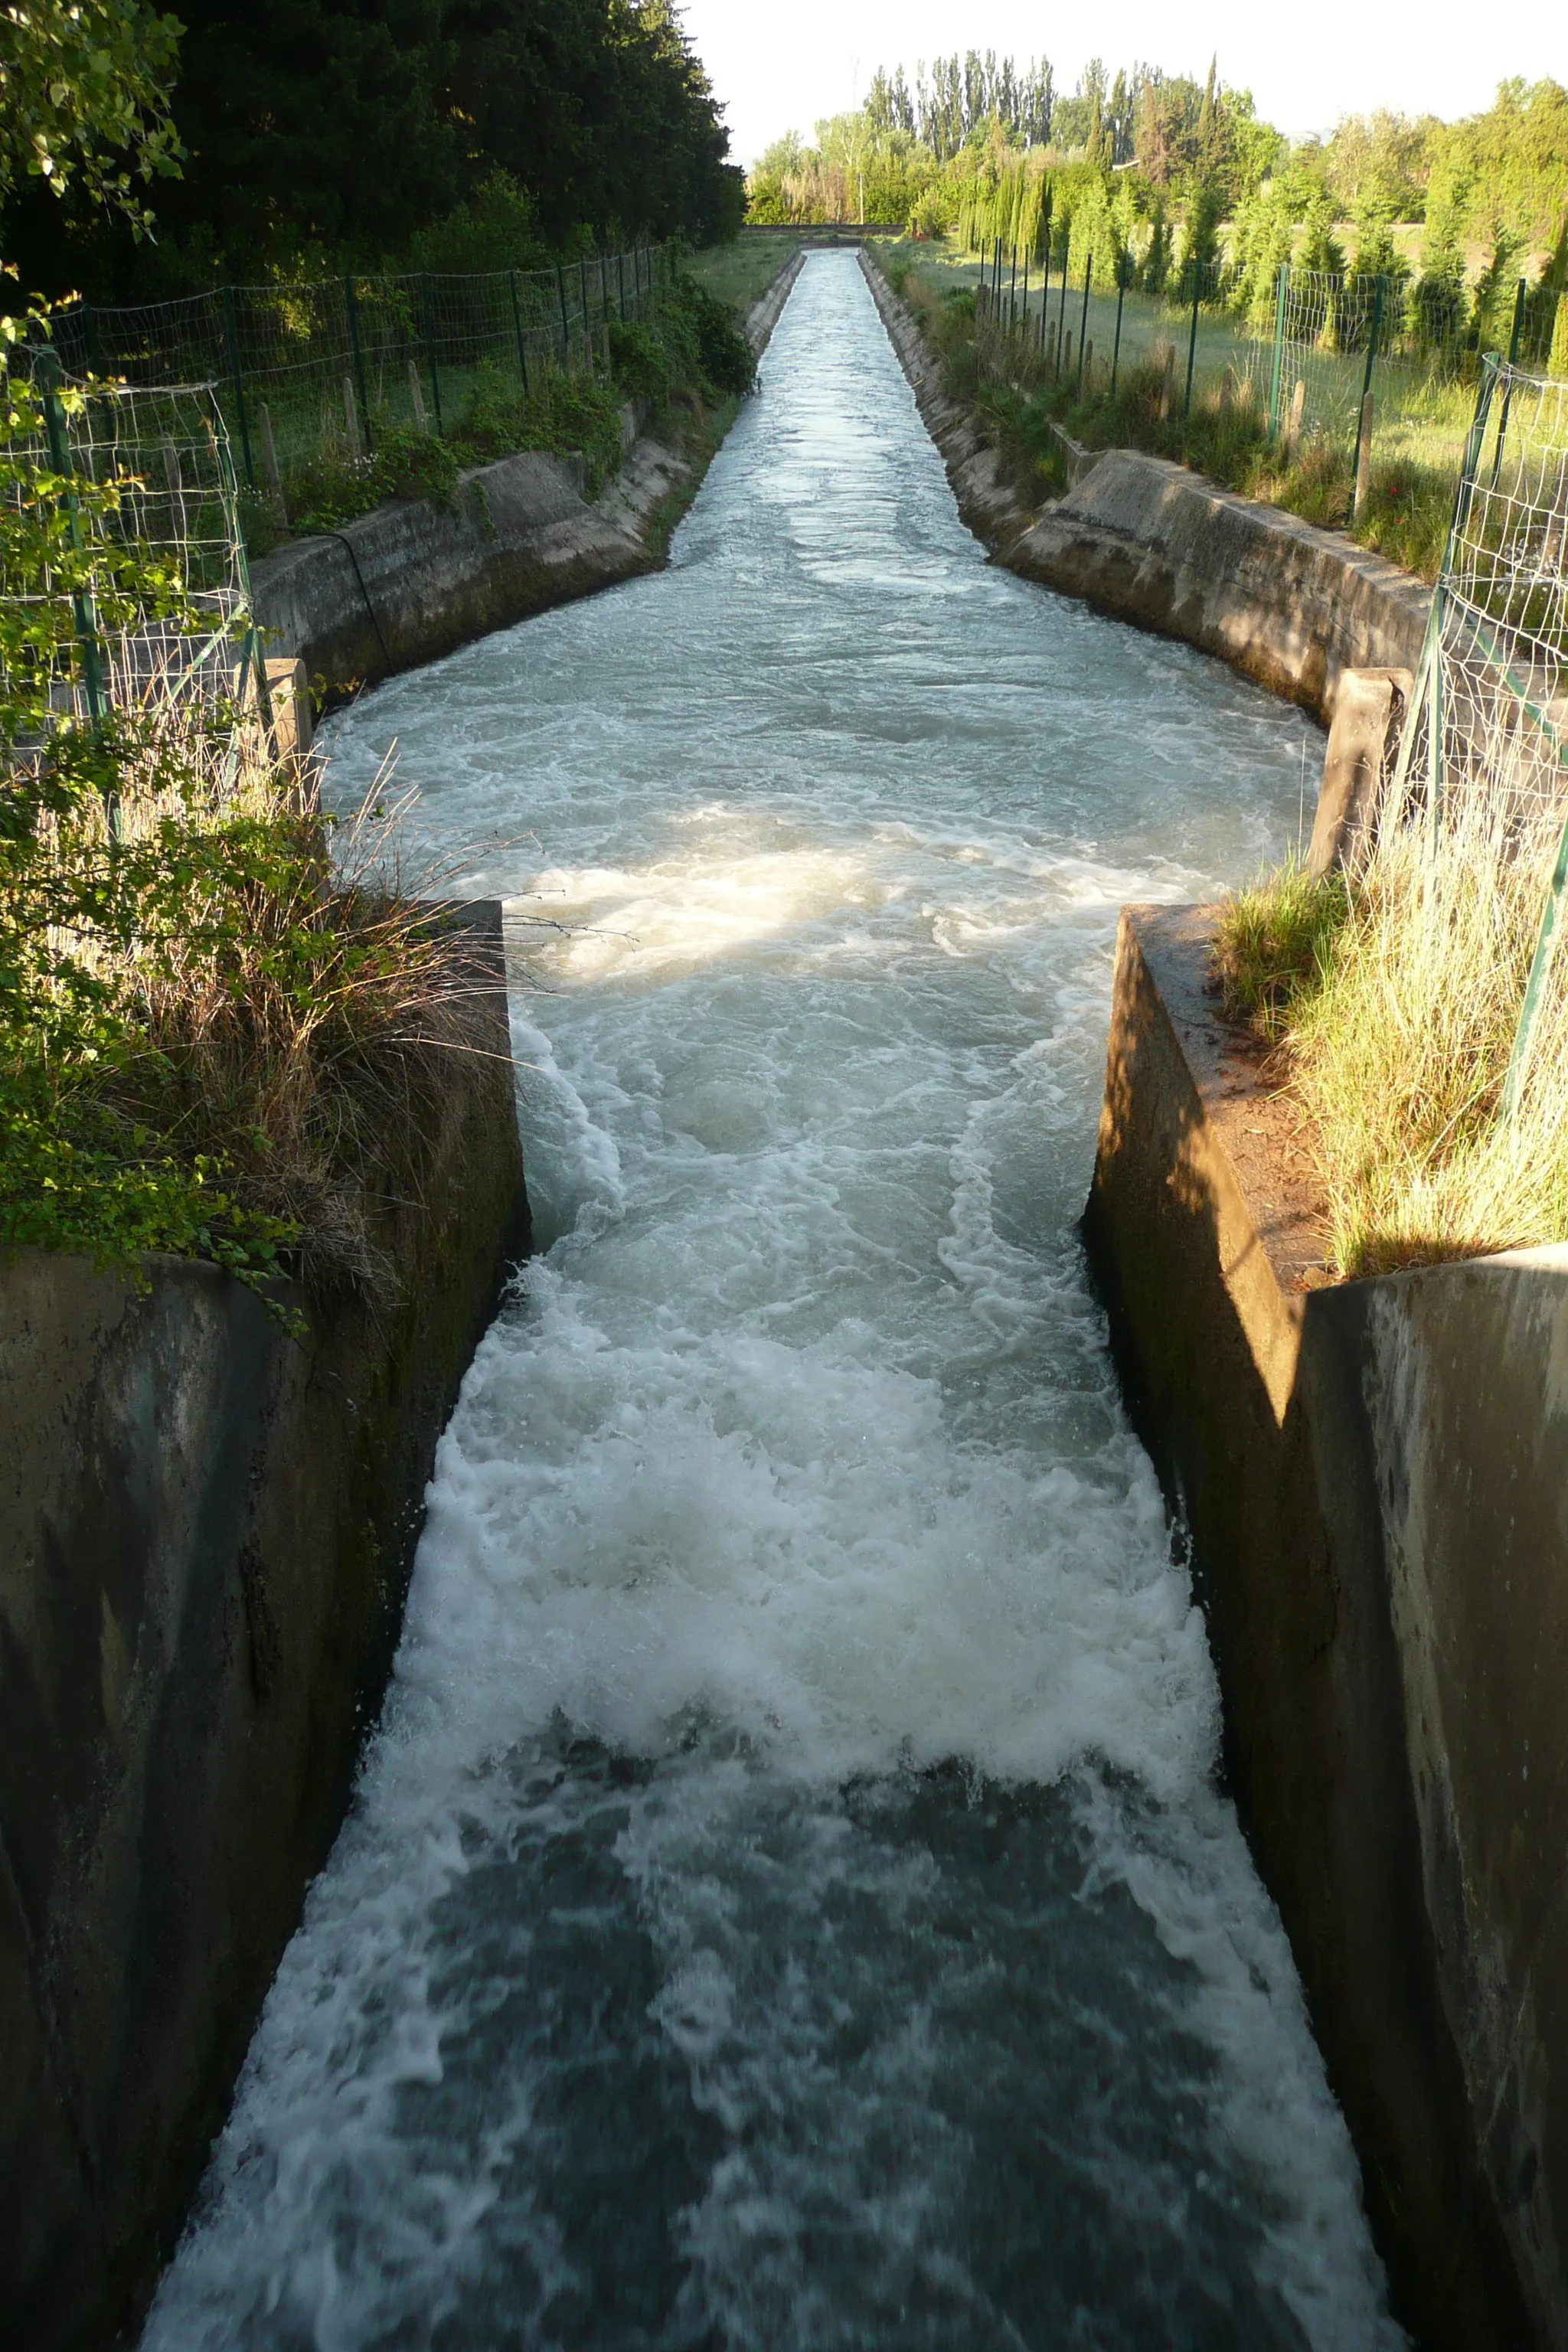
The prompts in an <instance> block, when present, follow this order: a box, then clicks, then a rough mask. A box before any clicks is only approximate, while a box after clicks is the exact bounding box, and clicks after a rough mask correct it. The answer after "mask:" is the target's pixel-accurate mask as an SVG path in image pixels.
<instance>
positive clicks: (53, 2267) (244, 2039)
mask: <svg viewBox="0 0 1568 2352" xmlns="http://www.w3.org/2000/svg"><path fill="white" fill-rule="evenodd" d="M473 919H475V920H476V921H477V922H478V923H479V943H478V945H477V948H476V954H477V957H478V958H479V961H480V963H481V966H482V969H483V971H484V973H485V974H486V975H488V982H489V983H493V984H490V985H489V992H488V994H487V995H483V996H481V997H479V999H478V1001H477V1002H476V1006H475V1014H474V1042H475V1045H476V1046H478V1047H479V1048H481V1049H482V1050H479V1051H477V1052H474V1053H467V1052H465V1053H458V1054H454V1055H452V1056H451V1058H450V1064H449V1066H448V1069H447V1074H446V1077H445V1081H444V1084H443V1089H442V1094H441V1099H440V1104H439V1108H438V1113H437V1119H436V1123H435V1131H434V1132H433V1133H431V1135H430V1137H429V1141H428V1146H427V1157H426V1165H425V1171H424V1181H423V1200H422V1202H418V1203H414V1202H406V1203H404V1204H401V1205H396V1206H390V1207H388V1208H386V1209H385V1210H384V1212H382V1213H380V1214H379V1215H378V1217H377V1220H376V1227H375V1237H376V1240H377V1243H378V1245H379V1247H380V1248H381V1249H382V1250H383V1251H384V1254H385V1255H386V1257H387V1258H388V1260H389V1261H390V1264H391V1266H392V1269H393V1276H394V1282H393V1286H390V1287H389V1288H388V1289H387V1290H386V1292H385V1293H384V1295H382V1296H378V1297H361V1296H359V1295H357V1294H355V1295H350V1296H344V1297H338V1298H336V1299H332V1300H322V1299H320V1298H312V1297H307V1296H304V1295H302V1294H300V1295H297V1296H296V1297H295V1299H294V1303H295V1304H296V1305H297V1306H298V1307H299V1308H300V1311H301V1313H302V1314H303V1316H304V1318H305V1326H306V1336H305V1337H304V1339H303V1340H300V1339H294V1338H291V1337H290V1336H289V1334H288V1332H287V1331H286V1330H285V1329H284V1328H283V1327H282V1325H281V1324H280V1323H279V1320H278V1319H277V1318H275V1317H274V1316H272V1315H270V1314H269V1313H268V1309H267V1307H266V1305H265V1304H264V1303H263V1301H262V1300H261V1299H260V1298H259V1297H257V1295H256V1294H255V1293H254V1292H253V1291H251V1290H249V1289H247V1288H246V1287H245V1286H243V1285H241V1284H240V1283H238V1282H237V1281H236V1280H234V1279H233V1277H232V1276H227V1275H226V1274H223V1273H221V1272H220V1271H219V1270H218V1269H217V1268H216V1267H215V1266H212V1265H198V1264H195V1263H192V1262H191V1261H189V1260H184V1259H177V1258H163V1259H158V1258H153V1259H149V1260H148V1261H146V1262H145V1265H144V1270H143V1278H142V1280H140V1281H138V1280H137V1279H134V1278H132V1277H128V1276H125V1275H123V1274H120V1273H111V1272H105V1271H103V1270H100V1268H98V1267H97V1266H95V1265H93V1263H92V1262H91V1260H90V1259H86V1258H78V1257H70V1256H65V1255H53V1254H47V1253H44V1252H39V1251H29V1252H24V1253H22V1254H20V1255H16V1256H15V1257H13V1258H11V1259H10V1260H8V1261H5V1262H4V1263H3V1264H0V1464H3V1465H4V1476H3V1478H0V2338H3V2340H4V2341H5V2345H6V2346H7V2347H11V2352H64V2347H79V2346H91V2345H108V2344H110V2343H111V2342H117V2341H121V2340H123V2338H122V2333H121V2331H122V2330H123V2329H124V2328H125V2327H126V2326H133V2324H134V2322H135V2319H136V2316H137V2315H138V2313H139V2311H140V2309H141V2308H142V2305H143V2304H144V2303H145V2300H146V2297H147V2295H148V2294H149V2293H150V2292H151V2288H152V2284H153V2280H154V2278H155V2276H156V2273H157V2269H158V2267H159V2265H160V2264H161V2263H162V2261H163V2259H164V2258H165V2257H166V2255H167V2254H168V2252H170V2251H171V2250H172V2244H173V2240H174V2234H175V2232H176V2231H177V2229H178V2227H179V2224H180V2221H181V2219H182V2217H183V2215H184V2210H185V2206H186V2204H187V2202H188V2200H189V2197H190V2195H191V2193H192V2192H193V2190H194V2189H195V2184H196V2180H197V2179H198V2176H199V2172H200V2168H201V2165H202V2162H203V2159H204V2157H205V2150H206V2148H207V2146H208V2143H209V2141H210V2138H211V2136H212V2133H213V2131H214V2130H215V2128H216V2126H217V2125H218V2124H219V2122H220V2121H221V2120H222V2116H223V2113H224V2110H225V2108H226V2105H227V2101H228V2096H229V2093H230V2090H231V2087H232V2084H233V2082H234V2079H235V2076H236V2074H237V2072H238V2069H239V2066H240V2063H241V2061H242V2060H243V2057H244V2054H245V2051H246V2048H247V2044H248V2042H249V2039H250V2035H251V2032H252V2030H253V2028H254V2025H255V2021H256V2018H257V2015H258V2011H259V2009H260V2005H261V2001H262V1999H263V1997H264V1995H265V1992H266V1990H267V1987H268V1983H269V1982H270V1980H271V1978H272V1975H273V1973H274V1970H275V1969H276V1967H277V1964H278V1961H279V1957H280V1956H281V1953H282V1950H283V1947H284V1945H285V1943H286V1942H287V1940H288V1938H289V1935H290V1934H291V1933H292V1931H293V1928H294V1927H295V1925H296V1924H297V1922H298V1919H299V1916H300V1906H301V1904H302V1902H303V1899H304V1893H305V1888H306V1885H307V1884H308V1882H309V1880H310V1877H311V1875H312V1874H313V1873H314V1872H315V1871H316V1870H318V1869H319V1868H320V1867H321V1864H322V1862H323V1861H324V1860H325V1858H326V1855H327V1852H328V1849H329V1847H330V1845H331V1840H332V1838H333V1835H334V1834H335V1832H336V1830H337V1828H338V1824H339V1822H340V1821H341V1818H342V1811H343V1807H344V1804H345V1801H346V1799H347V1795H348V1790H349V1785H350V1779H351V1776H352V1773H353V1766H354V1761H355V1759H356V1756H357V1754H358V1750H359V1746H360V1742H361V1739H362V1738H363V1733H364V1730H365V1728H366V1726H367V1725H368V1724H369V1722H370V1721H371V1720H372V1719H373V1718H374V1714H375V1711H376V1708H377V1706H379V1703H380V1697H381V1693H382V1689H383V1686H384V1680H385V1675H386V1672H387V1669H388V1666H389V1664H390V1662H391V1658H392V1654H393V1650H394V1647H395V1642H396V1638H397V1632H398V1626H399V1622H400V1619H401V1613H402V1603H403V1598H404V1591H405V1585H406V1580H407V1576H408V1571H409V1568H410V1565H411V1562H412V1559H413V1550H414V1545H415V1541H416V1537H417V1534H418V1530H419V1527H420V1523H421V1520H422V1517H423V1510H424V1495H425V1487H426V1482H427V1480H428V1478H429V1475H430V1470H431V1466H432V1463H433V1460H434V1454H435V1447H436V1441H437V1436H438V1435H439V1433H440V1431H441V1429H442V1427H443V1425H444V1424H445V1423H446V1421H447V1416H448V1414H449V1413H450V1411H451V1408H452V1405H453V1403H454V1402H455V1401H456V1397H457V1391H458V1383H459V1381H460V1380H461V1378H462V1375H463V1372H464V1370H465V1369H466V1368H467V1365H468V1360H469V1358H470V1356H471V1354H472V1352H473V1349H474V1346H475V1344H476V1342H477V1340H478V1339H479V1334H480V1333H481V1331H482V1330H483V1328H484V1327H485V1324H486V1323H487V1321H488V1320H489V1316H490V1314H491V1312H492V1310H493V1307H494V1304H495V1299H496V1296H497V1289H498V1284H499V1282H500V1278H501V1276H502V1275H503V1274H504V1272H505V1270H506V1268H507V1266H508V1265H509V1264H510V1261H511V1259H512V1258H513V1257H514V1256H515V1255H518V1254H520V1253H521V1249H522V1248H523V1246H524V1245H525V1242H526V1230H525V1220H526V1199H525V1197H524V1195H523V1192H522V1178H521V1157H520V1152H519V1146H518V1132H517V1121H516V1115H515V1108H514V1101H513V1080H512V1070H511V1066H510V1058H509V1054H508V1031H507V1019H506V1004H505V996H504V991H503V990H502V988H501V987H500V984H499V983H500V979H501V976H502V975H501V967H500V953H501V950H500V910H499V908H497V907H494V906H492V907H490V908H489V909H481V910H474V913H473Z"/></svg>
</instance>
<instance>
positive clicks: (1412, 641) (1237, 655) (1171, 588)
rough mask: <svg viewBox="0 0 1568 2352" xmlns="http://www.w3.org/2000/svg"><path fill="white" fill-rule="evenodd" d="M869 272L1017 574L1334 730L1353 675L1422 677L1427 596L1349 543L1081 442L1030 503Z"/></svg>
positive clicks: (967, 503)
mask: <svg viewBox="0 0 1568 2352" xmlns="http://www.w3.org/2000/svg"><path fill="white" fill-rule="evenodd" d="M860 266H861V268H862V269H863V270H864V271H865V274H866V279H867V283H868V285H869V287H870V289H871V292H872V295H873V297H874V298H875V300H876V303H877V307H878V310H879V311H880V313H881V317H882V322H883V324H884V325H885V326H886V328H887V330H888V332H889V337H890V338H891V341H892V344H893V348H894V350H895V351H896V352H898V354H899V358H900V362H901V363H902V365H903V368H904V372H905V373H906V375H908V377H909V379H910V384H911V386H912V388H913V391H914V394H915V399H916V402H917V404H918V405H919V407H920V411H921V416H922V417H923V418H924V419H925V422H926V425H927V427H928V429H929V430H930V432H931V437H932V439H933V440H934V441H935V443H936V445H937V447H938V448H939V449H940V450H941V452H942V459H943V462H944V464H945V465H946V467H947V471H948V477H949V479H950V480H951V481H952V487H953V492H954V495H955V496H956V498H957V499H958V505H959V510H960V512H961V513H962V514H963V519H964V520H965V522H967V523H968V525H969V527H970V529H971V530H973V532H974V533H975V535H976V537H977V538H979V539H982V540H984V542H985V544H986V545H987V546H988V547H989V548H990V549H991V551H992V552H993V553H994V556H995V558H996V560H997V562H999V563H1004V564H1005V565H1006V567H1007V568H1008V570H1009V571H1012V572H1019V573H1021V574H1022V576H1023V577H1024V578H1025V579H1026V580H1037V581H1039V582H1040V583H1042V584H1043V585H1044V586H1046V587H1047V588H1057V589H1060V590H1062V591H1063V592H1064V593H1067V594H1068V595H1072V596H1080V597H1082V598H1083V600H1084V601H1085V603H1086V604H1092V605H1094V606H1095V607H1096V609H1097V610H1099V611H1100V612H1104V613H1110V614H1113V615H1114V616H1115V617H1116V618H1117V619H1118V620H1123V621H1131V622H1133V623H1135V624H1136V625H1137V626H1138V627H1140V628H1145V629H1152V630H1155V631H1157V632H1158V633H1159V634H1160V635H1163V636H1173V637H1182V638H1184V640H1185V641H1186V643H1187V644H1189V645H1194V646H1200V647H1201V648H1202V650H1203V651H1204V652H1205V653H1209V654H1215V655H1217V656H1218V657H1219V659H1220V660H1222V661H1226V662H1229V663H1230V664H1231V665H1232V667H1234V668H1237V669H1239V670H1243V671H1245V672H1246V674H1247V676H1248V677H1254V678H1256V679H1257V680H1258V683H1259V684H1260V685H1262V686H1266V687H1268V688H1269V689H1270V690H1271V691H1272V692H1273V693H1276V694H1279V695H1281V696H1283V697H1284V698H1286V699H1287V700H1288V701H1291V702H1298V703H1300V704H1302V705H1303V706H1304V707H1305V708H1306V709H1309V710H1310V711H1311V712H1312V713H1313V714H1314V715H1315V716H1316V717H1317V718H1319V719H1322V720H1323V722H1324V724H1325V725H1326V724H1327V723H1328V722H1329V721H1330V720H1331V719H1332V717H1333V713H1334V705H1335V700H1336V698H1337V696H1338V692H1339V683H1340V679H1341V677H1342V676H1343V674H1344V672H1345V671H1346V670H1350V669H1394V670H1398V669H1408V670H1414V669H1415V667H1417V665H1418V662H1419V659H1420V653H1421V640H1422V637H1423V635H1424V633H1425V630H1426V613H1427V608H1428V606H1429V605H1430V603H1431V591H1430V589H1428V588H1426V587H1425V586H1424V585H1423V583H1421V582H1420V581H1419V580H1416V579H1415V578H1414V576H1413V575H1412V574H1411V573H1409V572H1402V571H1401V570H1400V569H1399V567H1398V566H1397V565H1396V564H1393V563H1390V562H1387V561H1386V560H1385V559H1384V557H1382V556H1380V555H1373V554H1371V553H1369V552H1368V551H1367V550H1366V549H1365V548H1363V547H1358V546H1357V545H1356V544H1355V542H1354V541H1353V540H1351V539H1349V538H1347V537H1346V536H1345V534H1344V533H1343V532H1342V531H1337V530H1320V529H1319V528H1318V527H1317V526H1316V525H1315V524H1313V523H1309V522H1303V521H1302V520H1300V516H1298V515H1292V514H1287V513H1285V512H1284V510H1283V509H1281V508H1279V507H1270V506H1265V505H1262V504H1261V503H1260V502H1259V501H1258V499H1244V498H1242V497H1240V496H1239V495H1238V494H1237V492H1236V491H1233V490H1222V489H1221V488H1219V487H1218V485H1217V484H1215V483H1214V482H1210V481H1207V480H1205V478H1204V477H1203V476H1202V475H1201V474H1194V472H1192V470H1191V469H1190V468H1189V467H1185V466H1177V465H1173V464H1172V463H1171V462H1170V460H1169V459H1167V458H1163V457H1145V456H1143V454H1142V452H1141V451H1139V450H1135V449H1109V450H1105V451H1103V452H1101V453H1100V456H1099V457H1096V458H1094V461H1093V462H1092V463H1091V464H1085V462H1084V459H1085V458H1086V457H1089V455H1090V454H1091V453H1089V452H1086V451H1083V450H1081V449H1080V447H1079V445H1078V444H1077V443H1073V444H1072V445H1071V447H1070V448H1069V450H1068V458H1069V467H1068V470H1069V476H1070V477H1071V478H1072V483H1073V487H1072V488H1070V489H1069V490H1068V493H1067V495H1066V497H1065V498H1061V499H1053V500H1051V501H1050V502H1049V503H1048V504H1047V505H1046V506H1044V507H1043V508H1042V507H1039V506H1037V505H1034V504H1031V503H1030V501H1029V499H1027V498H1026V496H1025V494H1024V493H1023V492H1022V491H1021V490H1020V489H1019V488H1017V486H1016V484H1014V483H1011V482H1009V481H1008V479H1007V478H1006V477H1005V474H1004V472H1003V470H1002V467H1001V466H1000V463H999V461H998V459H997V456H996V453H995V451H994V448H992V446H990V444H989V443H988V442H987V440H986V438H985V436H984V432H983V430H982V429H981V427H980V425H978V424H977V422H976V421H975V418H974V416H973V413H972V412H970V411H969V410H967V409H965V408H963V406H962V405H961V404H958V403H955V402H953V401H952V400H950V399H949V397H948V396H947V394H945V393H944V392H943V390H942V386H941V383H940V382H939V380H938V376H937V372H936V368H935V365H934V362H932V361H931V358H930V355H929V354H928V352H927V351H926V347H925V344H924V342H923V341H921V333H920V329H919V327H918V326H917V324H916V322H915V319H914V316H913V314H912V312H911V311H910V309H909V307H908V305H907V304H906V303H904V302H902V301H901V300H900V299H899V297H898V296H897V295H896V294H895V293H894V292H893V290H892V289H891V287H890V286H889V284H888V281H887V279H886V278H884V277H883V275H882V272H881V269H880V268H879V264H878V263H877V261H876V260H875V259H874V258H873V257H872V256H871V255H870V254H869V253H868V252H862V254H861V257H860Z"/></svg>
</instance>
